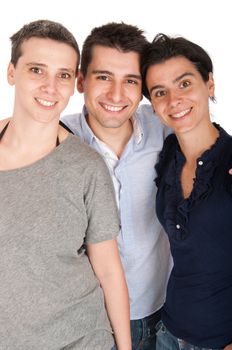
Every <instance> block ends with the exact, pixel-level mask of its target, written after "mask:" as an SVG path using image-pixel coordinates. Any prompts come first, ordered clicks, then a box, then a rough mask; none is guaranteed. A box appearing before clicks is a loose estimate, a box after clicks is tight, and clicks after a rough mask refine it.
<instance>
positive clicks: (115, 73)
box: [78, 46, 142, 132]
mask: <svg viewBox="0 0 232 350" xmlns="http://www.w3.org/2000/svg"><path fill="white" fill-rule="evenodd" d="M139 63H140V61H139V55H138V54H137V53H135V52H128V53H124V52H121V51H119V50H117V49H114V48H108V47H104V46H95V47H94V48H93V52H92V61H91V63H90V64H89V66H88V69H87V74H86V76H85V77H83V76H82V74H80V76H79V78H78V90H79V92H84V98H85V105H86V108H87V110H88V123H89V125H90V127H91V128H92V129H93V130H94V132H97V131H100V130H102V129H105V128H110V129H115V128H128V127H129V128H131V125H130V122H129V119H130V118H131V116H132V115H133V113H134V112H135V110H136V109H137V107H138V104H139V102H140V100H141V96H142V95H141V74H140V65H139Z"/></svg>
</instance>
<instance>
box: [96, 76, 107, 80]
mask: <svg viewBox="0 0 232 350" xmlns="http://www.w3.org/2000/svg"><path fill="white" fill-rule="evenodd" d="M97 79H98V80H104V81H106V80H109V77H107V75H98V77H97Z"/></svg>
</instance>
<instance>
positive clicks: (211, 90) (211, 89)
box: [207, 72, 215, 98]
mask: <svg viewBox="0 0 232 350" xmlns="http://www.w3.org/2000/svg"><path fill="white" fill-rule="evenodd" d="M207 86H208V91H209V97H210V98H214V90H215V85H214V78H213V73H212V72H210V73H209V79H208V81H207Z"/></svg>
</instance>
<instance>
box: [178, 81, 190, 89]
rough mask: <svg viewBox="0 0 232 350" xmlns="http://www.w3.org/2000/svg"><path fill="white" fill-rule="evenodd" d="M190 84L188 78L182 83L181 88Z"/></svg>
mask: <svg viewBox="0 0 232 350" xmlns="http://www.w3.org/2000/svg"><path fill="white" fill-rule="evenodd" d="M189 85H190V81H188V80H185V81H182V83H181V84H180V87H181V88H186V87H188V86H189Z"/></svg>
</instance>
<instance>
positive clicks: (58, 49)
mask: <svg viewBox="0 0 232 350" xmlns="http://www.w3.org/2000/svg"><path fill="white" fill-rule="evenodd" d="M77 59H78V57H77V54H76V52H75V50H74V49H73V48H72V47H70V46H69V45H67V44H64V43H60V42H58V41H55V40H51V39H43V38H35V37H33V38H30V39H28V40H27V41H25V42H24V43H23V44H22V55H21V56H20V57H19V59H18V62H17V64H16V66H15V67H14V66H13V64H12V63H10V64H9V67H8V82H9V84H11V85H15V109H14V111H15V113H17V115H18V116H19V117H22V118H31V119H34V120H36V121H39V122H49V121H51V120H53V119H55V118H59V116H60V113H61V112H62V111H63V110H64V108H65V107H66V105H67V103H68V101H69V98H70V96H71V95H73V92H74V86H75V77H76V64H77Z"/></svg>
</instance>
